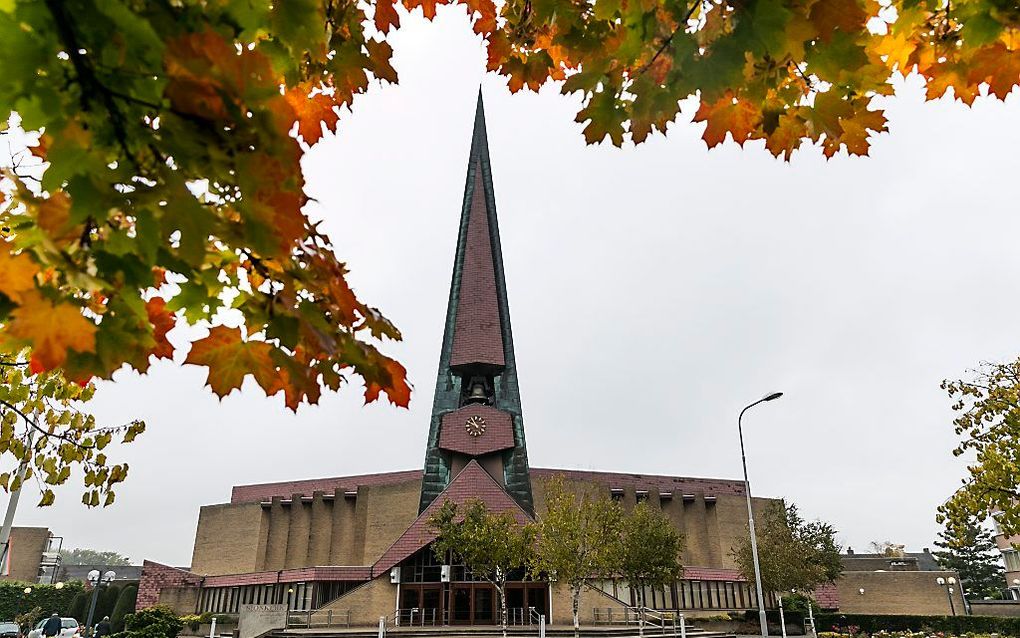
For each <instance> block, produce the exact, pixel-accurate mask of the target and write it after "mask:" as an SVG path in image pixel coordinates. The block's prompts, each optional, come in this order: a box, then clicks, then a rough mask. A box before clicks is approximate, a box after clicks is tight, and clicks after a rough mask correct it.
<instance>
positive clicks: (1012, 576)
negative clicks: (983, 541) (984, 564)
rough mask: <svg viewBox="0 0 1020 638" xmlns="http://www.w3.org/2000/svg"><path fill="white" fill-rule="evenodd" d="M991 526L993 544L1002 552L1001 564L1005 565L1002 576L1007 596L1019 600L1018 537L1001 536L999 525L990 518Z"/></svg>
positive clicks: (1019, 543)
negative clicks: (993, 536) (993, 531)
mask: <svg viewBox="0 0 1020 638" xmlns="http://www.w3.org/2000/svg"><path fill="white" fill-rule="evenodd" d="M991 518H992V525H993V526H994V527H995V544H996V546H998V548H999V551H1000V552H1002V562H1003V563H1004V564H1005V565H1006V572H1005V574H1004V576H1005V580H1006V587H1007V588H1008V591H1009V595H1010V596H1012V598H1013V599H1014V600H1020V553H1018V551H1017V547H1020V536H1003V535H1002V533H1001V531H1000V530H999V523H998V521H996V520H995V517H994V516H992V517H991Z"/></svg>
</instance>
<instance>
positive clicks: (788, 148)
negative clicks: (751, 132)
mask: <svg viewBox="0 0 1020 638" xmlns="http://www.w3.org/2000/svg"><path fill="white" fill-rule="evenodd" d="M805 137H807V128H806V127H805V126H804V122H803V121H802V120H801V119H800V118H799V117H796V116H794V115H790V114H788V113H784V114H782V115H780V116H779V124H778V125H777V126H776V128H775V130H774V131H772V132H771V133H769V134H768V135H767V136H766V137H765V148H767V149H768V150H769V152H771V153H772V154H773V155H775V156H776V157H779V156H780V155H783V156H784V157H785V159H786V161H790V155H792V154H793V152H794V151H795V150H797V149H798V148H799V147H800V144H801V141H802V140H803V138H805Z"/></svg>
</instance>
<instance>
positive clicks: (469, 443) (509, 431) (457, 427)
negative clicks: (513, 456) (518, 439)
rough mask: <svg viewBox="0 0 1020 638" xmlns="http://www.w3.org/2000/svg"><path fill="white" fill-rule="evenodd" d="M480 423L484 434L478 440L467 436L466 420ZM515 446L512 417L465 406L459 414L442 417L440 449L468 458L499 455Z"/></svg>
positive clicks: (457, 411) (490, 410)
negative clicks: (475, 420) (497, 453)
mask: <svg viewBox="0 0 1020 638" xmlns="http://www.w3.org/2000/svg"><path fill="white" fill-rule="evenodd" d="M473 418H474V419H481V422H482V423H483V424H484V430H483V431H482V433H481V434H480V435H478V436H474V435H472V434H471V433H469V432H468V430H467V428H466V427H465V423H467V421H468V420H469V419H473ZM513 446H514V423H513V417H512V416H511V415H510V414H508V413H506V412H503V411H502V410H497V409H496V408H493V407H489V406H487V405H478V404H474V405H466V406H464V407H463V408H460V409H459V410H454V411H453V412H447V413H446V414H444V415H443V427H442V429H441V430H440V434H439V448H440V449H441V450H446V451H449V452H459V453H461V454H466V455H468V456H481V455H483V454H490V453H492V452H499V451H502V450H506V449H509V448H512V447H513Z"/></svg>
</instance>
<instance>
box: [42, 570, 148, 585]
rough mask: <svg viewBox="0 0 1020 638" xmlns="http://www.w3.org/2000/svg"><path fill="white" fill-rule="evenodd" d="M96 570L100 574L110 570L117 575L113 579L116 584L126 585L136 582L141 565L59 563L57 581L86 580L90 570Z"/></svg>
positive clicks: (139, 576)
mask: <svg viewBox="0 0 1020 638" xmlns="http://www.w3.org/2000/svg"><path fill="white" fill-rule="evenodd" d="M92 570H96V571H98V572H99V573H100V574H105V573H106V572H109V571H112V572H113V573H114V574H116V575H117V576H116V577H115V578H114V579H113V583H114V584H116V585H128V584H131V583H137V582H138V581H139V580H141V578H142V566H141V565H61V566H60V567H59V568H58V569H57V581H59V582H64V583H67V582H71V581H76V580H77V581H82V582H85V581H86V580H88V574H89V572H90V571H92Z"/></svg>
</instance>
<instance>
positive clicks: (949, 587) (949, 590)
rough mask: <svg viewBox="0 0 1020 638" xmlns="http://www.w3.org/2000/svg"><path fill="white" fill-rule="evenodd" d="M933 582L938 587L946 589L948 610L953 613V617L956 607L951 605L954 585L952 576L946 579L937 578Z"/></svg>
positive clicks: (954, 580)
mask: <svg viewBox="0 0 1020 638" xmlns="http://www.w3.org/2000/svg"><path fill="white" fill-rule="evenodd" d="M935 582H936V583H938V586H939V587H945V588H946V598H948V599H949V609H950V611H952V612H953V615H954V616H955V615H956V605H955V604H954V603H953V585H955V584H956V579H955V578H953V577H952V576H950V577H949V578H948V579H946V578H942V577H941V576H939V577H938V578H936V579H935Z"/></svg>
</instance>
